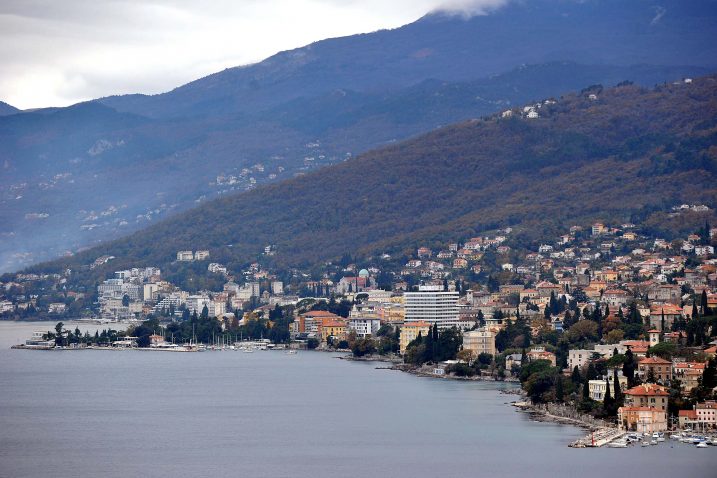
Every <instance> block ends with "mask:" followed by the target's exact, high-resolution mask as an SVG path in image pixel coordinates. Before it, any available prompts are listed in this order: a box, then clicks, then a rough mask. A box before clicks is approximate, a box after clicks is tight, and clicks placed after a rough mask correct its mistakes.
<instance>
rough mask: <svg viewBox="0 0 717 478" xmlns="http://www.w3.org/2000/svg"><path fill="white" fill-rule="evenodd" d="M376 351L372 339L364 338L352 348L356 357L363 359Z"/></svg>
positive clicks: (355, 342)
mask: <svg viewBox="0 0 717 478" xmlns="http://www.w3.org/2000/svg"><path fill="white" fill-rule="evenodd" d="M375 351H376V346H375V344H374V342H373V340H372V339H370V338H363V339H358V340H356V341H354V343H353V345H352V346H351V352H352V353H353V355H354V357H363V356H364V355H371V354H372V353H374V352H375Z"/></svg>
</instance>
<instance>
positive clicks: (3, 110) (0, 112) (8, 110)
mask: <svg viewBox="0 0 717 478" xmlns="http://www.w3.org/2000/svg"><path fill="white" fill-rule="evenodd" d="M19 112H20V110H19V109H17V108H15V107H14V106H12V105H9V104H7V103H5V102H4V101H0V116H7V115H14V114H15V113H19Z"/></svg>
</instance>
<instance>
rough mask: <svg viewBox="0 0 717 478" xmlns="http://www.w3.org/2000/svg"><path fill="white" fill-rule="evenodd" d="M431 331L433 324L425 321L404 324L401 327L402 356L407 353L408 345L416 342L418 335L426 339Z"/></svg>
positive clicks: (400, 345)
mask: <svg viewBox="0 0 717 478" xmlns="http://www.w3.org/2000/svg"><path fill="white" fill-rule="evenodd" d="M430 329H431V324H429V323H428V322H425V321H413V322H404V324H403V325H402V326H401V336H400V339H399V350H400V352H401V355H403V354H404V353H405V352H406V348H407V347H408V344H410V343H411V342H413V341H414V340H416V338H417V337H418V334H421V336H422V337H425V336H426V335H427V334H428V332H429V330H430Z"/></svg>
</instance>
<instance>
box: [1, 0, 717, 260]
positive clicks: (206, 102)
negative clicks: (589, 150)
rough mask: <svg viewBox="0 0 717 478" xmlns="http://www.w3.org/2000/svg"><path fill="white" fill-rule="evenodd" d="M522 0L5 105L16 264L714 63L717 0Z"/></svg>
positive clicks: (4, 204) (6, 237)
mask: <svg viewBox="0 0 717 478" xmlns="http://www.w3.org/2000/svg"><path fill="white" fill-rule="evenodd" d="M660 5H661V6H660V8H656V7H655V5H654V4H653V3H651V2H646V1H642V0H638V1H634V2H620V1H616V0H587V1H582V2H576V1H572V0H570V1H568V0H550V1H548V0H537V1H533V2H509V3H508V4H507V5H505V6H504V7H502V8H500V9H497V10H495V11H492V12H491V13H490V14H489V15H482V16H475V17H472V18H469V19H466V18H463V17H460V16H458V17H456V16H447V15H444V14H432V15H428V16H426V17H424V18H422V19H420V20H419V21H417V22H414V23H412V24H409V25H406V26H404V27H401V28H398V29H395V30H385V31H379V32H374V33H370V34H365V35H354V36H350V37H345V38H336V39H330V40H325V41H321V42H317V43H315V44H312V45H309V46H307V47H304V48H300V49H297V50H292V51H290V52H283V53H280V54H277V55H275V56H273V57H271V58H269V59H267V60H265V61H263V62H261V63H258V64H256V65H249V66H245V67H240V68H232V69H228V70H226V71H223V72H219V73H217V74H214V75H210V76H208V77H206V78H202V79H199V80H197V81H194V82H191V83H189V84H187V85H184V86H181V87H179V88H177V89H175V90H173V91H171V92H168V93H165V94H161V95H154V96H145V95H129V96H117V97H110V98H103V99H99V100H96V101H93V102H88V103H82V104H79V105H74V106H72V107H69V108H47V109H43V110H36V111H32V112H23V113H22V114H19V115H11V116H3V117H0V165H2V169H0V179H2V180H0V271H8V270H17V269H19V268H20V267H23V266H25V265H28V264H31V263H34V262H38V261H40V260H46V259H50V258H53V257H58V256H60V255H62V254H64V253H66V252H76V251H77V250H79V249H81V248H83V247H88V246H91V245H94V244H97V243H99V242H101V241H103V240H108V239H114V238H117V237H119V236H123V235H127V234H129V233H131V232H133V231H136V230H138V229H141V228H143V227H145V226H147V225H150V224H153V223H156V222H157V221H158V220H160V219H162V218H166V217H168V216H170V215H172V214H176V213H178V212H180V211H183V210H187V209H189V208H191V207H193V206H195V205H197V204H199V203H201V202H204V201H206V200H208V199H211V198H215V197H220V196H225V195H227V194H233V193H236V192H239V191H244V190H249V189H252V188H254V187H256V186H257V185H260V184H262V183H266V182H272V181H280V180H284V179H288V178H292V177H294V176H296V175H301V174H306V173H308V172H311V171H313V170H315V169H318V168H320V167H323V166H326V165H330V164H337V163H340V162H343V161H344V160H346V159H347V158H350V157H353V156H355V155H357V154H360V153H362V152H365V151H367V150H370V149H372V148H376V147H381V146H384V145H387V144H392V143H395V142H397V141H401V140H404V139H407V138H410V137H413V136H415V135H418V134H421V133H425V132H427V131H432V130H434V129H436V128H438V127H440V126H443V125H446V124H450V123H454V122H457V121H461V120H466V119H470V118H477V117H480V116H482V115H485V114H490V113H493V112H496V111H500V110H502V109H506V108H508V107H510V106H513V105H516V104H522V103H525V102H527V101H533V100H539V99H542V98H547V97H551V96H556V97H557V96H559V95H560V94H562V93H563V92H565V91H570V90H574V89H579V88H582V87H583V86H585V85H590V84H598V83H600V84H603V85H606V86H609V85H615V84H617V83H619V82H621V81H623V80H633V81H635V82H636V83H638V84H641V85H644V86H653V85H655V84H657V83H662V82H665V81H672V80H673V79H677V78H682V77H692V76H699V75H704V74H707V73H709V72H711V71H714V68H715V67H716V66H715V63H717V60H715V58H717V55H716V54H715V53H717V51H715V50H716V49H717V46H715V42H713V41H712V39H713V38H714V37H716V36H717V14H716V13H715V10H717V8H715V5H717V2H715V1H699V2H698V1H693V0H687V1H674V0H669V1H665V2H661V3H660Z"/></svg>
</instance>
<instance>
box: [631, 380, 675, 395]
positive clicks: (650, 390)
mask: <svg viewBox="0 0 717 478" xmlns="http://www.w3.org/2000/svg"><path fill="white" fill-rule="evenodd" d="M625 395H640V396H642V395H645V396H656V397H667V396H668V395H669V393H668V392H667V389H666V388H665V387H663V386H662V385H656V384H654V383H646V384H644V385H638V386H637V387H632V388H631V389H630V390H627V391H626V392H625Z"/></svg>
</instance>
